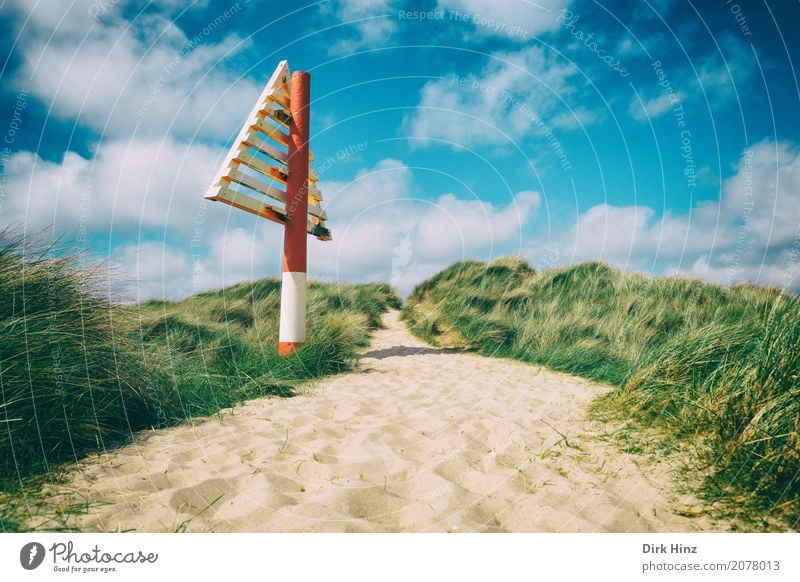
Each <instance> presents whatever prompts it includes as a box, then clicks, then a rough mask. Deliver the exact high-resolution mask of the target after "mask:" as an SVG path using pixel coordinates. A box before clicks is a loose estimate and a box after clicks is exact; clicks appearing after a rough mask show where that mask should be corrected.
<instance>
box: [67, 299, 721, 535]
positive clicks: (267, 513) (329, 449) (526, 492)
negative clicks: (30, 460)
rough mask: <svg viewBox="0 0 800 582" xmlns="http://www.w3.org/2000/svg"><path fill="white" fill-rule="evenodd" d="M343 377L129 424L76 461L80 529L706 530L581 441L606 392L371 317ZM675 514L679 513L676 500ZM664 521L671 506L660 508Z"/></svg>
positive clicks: (656, 480)
mask: <svg viewBox="0 0 800 582" xmlns="http://www.w3.org/2000/svg"><path fill="white" fill-rule="evenodd" d="M385 323H386V326H387V328H386V329H383V330H380V331H378V332H376V333H375V334H374V338H373V342H372V346H371V348H370V350H369V351H368V352H367V353H366V354H365V355H364V357H363V359H362V361H361V363H360V364H359V366H358V367H357V368H356V369H355V370H354V371H353V372H350V373H347V374H342V375H339V376H336V377H332V378H328V379H325V380H323V381H320V382H318V383H315V384H314V385H311V386H308V387H307V388H306V389H305V390H304V394H303V395H301V396H298V397H295V398H289V399H282V398H266V399H260V400H255V401H252V402H249V403H248V404H246V405H244V406H240V407H237V408H236V409H234V410H232V411H226V412H225V413H224V414H223V416H222V417H221V418H211V419H206V420H204V421H202V422H200V423H198V424H197V425H196V426H181V427H176V428H172V429H167V430H160V431H154V432H148V433H143V434H142V435H140V437H139V438H138V439H137V442H136V443H134V444H131V445H129V446H126V447H124V448H121V449H119V450H117V451H115V452H113V453H110V454H105V455H99V456H95V457H92V458H90V459H87V460H86V461H84V462H82V463H79V464H78V465H77V466H76V467H75V469H74V470H73V472H72V474H71V477H70V481H69V485H68V490H69V491H70V495H72V496H73V497H74V498H76V499H77V500H88V501H90V502H91V503H92V506H91V509H90V510H89V512H88V513H87V514H85V515H82V516H78V517H76V518H75V519H76V522H75V525H76V526H77V527H80V528H81V529H83V530H86V531H126V530H136V531H144V532H151V531H175V530H179V531H199V532H205V531H248V532H267V531H269V532H290V531H300V532H312V531H328V532H362V531H363V532H366V531H390V532H394V531H434V532H443V531H458V532H487V531H518V532H525V531H537V532H538V531H545V532H561V531H565V532H576V531H577V532H604V531H614V532H628V531H637V532H638V531H699V530H708V529H712V528H715V529H720V528H721V526H720V525H719V524H716V525H713V524H712V523H711V522H710V521H709V520H708V519H707V518H705V517H695V518H688V517H684V516H683V515H687V514H689V513H690V511H687V510H691V509H692V507H691V506H693V505H694V504H695V502H694V500H692V499H689V498H686V497H683V498H681V499H677V498H676V497H675V495H674V494H672V493H671V491H672V487H671V484H670V478H669V474H668V471H667V469H666V468H665V467H663V466H651V465H648V464H647V463H645V462H644V460H643V459H641V458H636V457H633V456H631V455H627V454H624V453H620V452H619V451H617V450H615V449H614V448H613V446H611V445H609V444H608V443H607V442H605V441H602V440H600V439H598V438H595V437H596V436H597V434H599V432H600V431H602V430H605V427H602V426H598V425H593V424H591V423H588V422H587V420H586V407H587V405H588V403H589V402H590V401H591V400H592V399H593V398H595V397H596V396H597V395H599V394H600V393H602V392H603V391H604V390H607V389H608V388H606V387H603V386H599V385H596V384H592V383H590V382H587V381H584V380H581V379H579V378H575V377H571V376H567V375H564V374H557V373H553V372H549V371H547V370H544V369H542V368H538V367H534V366H529V365H525V364H521V363H517V362H512V361H508V360H499V359H493V358H486V357H481V356H477V355H473V354H467V353H459V352H452V351H446V350H437V349H433V348H431V347H429V346H426V345H425V344H423V343H421V342H420V341H419V340H417V339H415V338H413V337H412V336H411V335H410V334H409V333H408V332H407V331H406V330H405V328H404V327H403V325H402V324H401V323H400V322H399V321H398V314H397V313H396V312H394V313H389V314H387V316H386V318H385ZM687 506H689V507H687ZM678 511H679V512H680V513H681V514H682V515H678V514H677V513H676V512H678Z"/></svg>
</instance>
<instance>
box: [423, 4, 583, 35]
mask: <svg viewBox="0 0 800 582" xmlns="http://www.w3.org/2000/svg"><path fill="white" fill-rule="evenodd" d="M569 4H570V0H536V1H535V2H532V1H528V0H506V1H504V2H497V1H496V0H439V3H438V9H439V10H445V11H449V12H455V13H458V14H460V15H463V20H464V21H465V22H467V23H469V24H470V25H471V26H472V27H473V31H474V34H475V35H477V36H485V37H500V38H505V39H510V40H513V41H517V42H527V41H529V40H530V39H531V37H533V36H534V35H536V34H539V33H541V32H545V31H548V30H552V29H554V28H556V27H557V22H556V19H557V18H558V14H559V11H560V10H562V9H564V8H566V7H567V6H568V5H569ZM451 20H452V17H451Z"/></svg>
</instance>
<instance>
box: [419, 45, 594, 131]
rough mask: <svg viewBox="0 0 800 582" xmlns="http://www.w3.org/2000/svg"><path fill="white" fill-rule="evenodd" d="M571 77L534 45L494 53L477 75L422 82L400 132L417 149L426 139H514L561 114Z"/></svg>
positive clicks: (570, 69)
mask: <svg viewBox="0 0 800 582" xmlns="http://www.w3.org/2000/svg"><path fill="white" fill-rule="evenodd" d="M576 72H577V71H576V70H575V69H574V68H573V67H571V66H570V65H567V64H564V63H562V62H560V61H558V60H556V59H555V58H554V56H553V55H552V54H549V53H547V52H545V51H544V50H543V49H541V48H539V47H536V46H532V47H528V48H526V49H523V50H520V51H516V52H510V53H509V52H501V53H494V54H492V55H491V56H490V59H489V61H488V63H487V64H486V66H485V67H484V68H483V70H482V71H480V72H479V73H478V74H477V75H470V76H467V77H461V76H459V75H450V76H448V77H444V78H442V79H438V80H436V81H430V82H428V83H426V84H425V85H424V86H423V88H422V95H421V100H420V103H419V105H418V106H417V109H416V110H415V112H414V114H413V115H412V116H410V117H409V118H408V119H406V122H405V128H406V132H407V133H408V135H410V136H412V137H415V138H421V140H422V141H420V142H419V143H421V144H423V145H424V144H425V143H426V142H425V140H427V139H438V140H446V141H452V142H455V143H457V144H460V145H463V146H472V145H477V144H481V145H485V144H499V143H504V142H506V141H508V140H509V139H511V140H520V139H522V138H523V137H525V136H526V135H530V134H533V133H534V132H537V131H539V130H540V123H541V122H545V123H546V122H547V121H548V120H549V118H550V117H551V116H553V115H557V114H561V113H563V111H559V106H560V105H561V100H560V99H561V97H562V96H565V95H566V96H568V95H569V94H570V93H572V92H573V91H574V84H571V83H570V79H571V77H572V76H573V75H574V74H575V73H576ZM583 120H584V121H586V122H589V121H590V120H589V118H588V117H587V116H585V115H584V116H583ZM562 121H563V120H562Z"/></svg>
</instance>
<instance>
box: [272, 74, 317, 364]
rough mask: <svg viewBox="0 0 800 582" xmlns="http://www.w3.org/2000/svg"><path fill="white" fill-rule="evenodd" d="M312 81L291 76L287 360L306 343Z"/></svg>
mask: <svg viewBox="0 0 800 582" xmlns="http://www.w3.org/2000/svg"><path fill="white" fill-rule="evenodd" d="M310 93H311V77H310V76H309V74H308V73H306V72H304V71H295V72H294V73H293V74H292V85H291V98H290V103H289V105H290V109H291V114H292V122H291V124H290V125H289V160H288V166H289V168H288V169H289V172H288V174H289V175H288V178H287V180H286V225H285V227H284V229H283V279H282V280H281V323H280V333H279V336H278V353H279V354H280V355H282V356H288V355H290V354H292V353H294V352H295V350H297V349H298V348H299V347H300V346H302V345H303V342H305V339H306V270H307V264H308V260H307V256H308V238H307V237H308V234H307V228H308V227H307V221H308V134H309V118H310Z"/></svg>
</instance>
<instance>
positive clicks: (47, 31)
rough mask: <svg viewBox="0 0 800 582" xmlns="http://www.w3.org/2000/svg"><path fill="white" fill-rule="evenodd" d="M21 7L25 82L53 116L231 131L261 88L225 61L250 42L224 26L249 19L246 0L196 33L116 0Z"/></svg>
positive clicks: (160, 132) (142, 127)
mask: <svg viewBox="0 0 800 582" xmlns="http://www.w3.org/2000/svg"><path fill="white" fill-rule="evenodd" d="M98 7H100V8H98ZM15 9H16V12H17V15H18V16H17V21H18V23H19V27H20V30H19V33H20V35H19V42H18V45H17V47H16V50H17V54H19V56H20V59H21V62H20V67H19V70H18V71H17V77H18V79H19V81H18V82H19V83H21V84H24V86H25V87H26V88H28V89H30V90H31V91H32V93H33V94H34V95H35V96H36V97H38V98H39V99H41V100H42V101H44V102H45V103H46V104H47V105H48V107H50V108H51V112H52V113H53V114H55V115H59V116H62V117H64V118H69V119H77V120H78V121H79V122H80V123H81V124H82V125H85V126H88V127H91V128H92V129H94V130H95V131H96V132H98V133H101V134H104V135H106V134H111V135H112V136H121V135H130V134H133V133H136V134H137V135H140V136H147V137H157V136H164V135H171V136H173V137H176V136H177V137H192V136H195V135H200V136H209V137H216V138H225V137H228V136H229V135H230V133H231V128H232V127H235V126H236V125H237V124H239V123H241V120H242V118H243V116H244V115H246V112H247V111H248V110H249V107H251V106H252V103H253V101H254V100H255V99H256V97H257V96H258V92H259V86H258V84H257V83H255V82H254V81H253V80H251V79H247V78H241V77H240V76H239V75H237V74H235V73H233V72H231V71H229V70H228V69H227V68H226V66H225V62H226V59H228V58H230V57H231V56H232V55H234V54H236V53H237V52H238V51H239V50H241V49H242V48H245V47H247V46H248V44H249V42H248V41H246V40H243V39H241V38H240V37H238V36H237V35H236V34H234V33H228V32H227V31H226V28H233V26H232V25H233V23H234V22H235V20H236V19H237V18H238V19H241V18H243V12H244V9H243V8H241V7H239V4H236V5H233V6H232V7H228V8H227V9H226V10H221V11H220V13H219V14H210V15H209V20H208V22H207V23H206V24H205V25H204V26H203V27H202V28H201V29H200V31H199V32H198V33H197V34H196V35H195V36H193V37H192V38H189V37H187V36H186V35H185V34H184V32H183V31H182V30H181V29H180V28H178V27H177V26H176V25H175V24H174V22H173V21H172V20H171V18H170V16H169V15H168V14H167V15H165V14H161V13H141V14H139V15H137V17H136V18H135V19H133V20H126V19H125V18H124V17H123V15H122V13H121V10H122V9H121V6H120V5H119V4H118V3H113V2H107V3H96V2H88V1H86V0H81V1H77V2H73V3H69V2H38V3H31V2H17V3H16V6H15ZM223 99H224V102H223ZM243 112H244V113H243Z"/></svg>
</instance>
